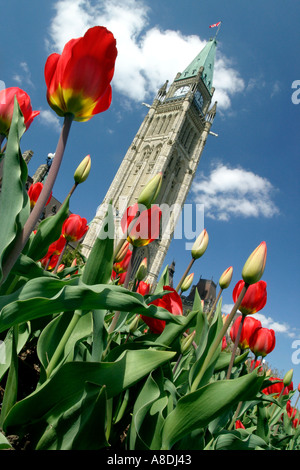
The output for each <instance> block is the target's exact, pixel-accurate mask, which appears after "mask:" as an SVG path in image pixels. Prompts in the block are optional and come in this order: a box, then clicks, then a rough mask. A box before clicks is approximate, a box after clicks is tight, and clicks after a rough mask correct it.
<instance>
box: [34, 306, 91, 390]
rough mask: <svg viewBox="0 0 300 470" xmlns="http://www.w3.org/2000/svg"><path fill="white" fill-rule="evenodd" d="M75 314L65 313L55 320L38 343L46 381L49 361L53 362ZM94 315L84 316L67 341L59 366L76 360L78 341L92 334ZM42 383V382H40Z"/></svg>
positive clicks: (43, 377)
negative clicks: (53, 357) (75, 352)
mask: <svg viewBox="0 0 300 470" xmlns="http://www.w3.org/2000/svg"><path fill="white" fill-rule="evenodd" d="M73 315H74V313H73V312H64V313H62V314H61V315H59V316H58V317H56V318H54V319H53V320H52V321H51V322H49V323H48V325H47V326H46V327H45V328H44V329H43V331H42V333H41V335H40V337H39V340H38V343H37V354H38V358H39V360H40V362H41V366H42V370H41V379H42V381H44V380H45V378H46V376H45V370H46V368H47V366H48V363H49V361H50V360H51V358H52V356H53V354H54V352H55V350H56V348H57V345H58V344H59V342H60V340H61V338H62V336H63V334H64V332H65V331H66V329H67V326H68V325H69V323H70V321H71V319H72V316H73ZM92 327H93V323H92V315H91V313H87V314H86V315H83V316H82V317H81V318H80V319H79V321H78V323H77V325H76V326H75V328H74V330H73V332H72V335H71V336H70V338H69V340H68V341H67V343H66V345H65V348H64V352H63V354H62V358H61V361H60V363H59V364H58V365H60V364H61V363H62V362H65V361H73V360H74V348H75V345H76V343H77V342H78V341H80V340H82V339H84V338H87V337H88V336H90V335H91V333H92ZM40 382H41V381H40Z"/></svg>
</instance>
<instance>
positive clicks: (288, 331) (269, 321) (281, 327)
mask: <svg viewBox="0 0 300 470" xmlns="http://www.w3.org/2000/svg"><path fill="white" fill-rule="evenodd" d="M233 305H234V304H224V305H222V313H224V314H225V315H228V314H229V313H230V312H231V310H232V308H233ZM251 316H252V317H253V318H256V319H257V320H259V321H260V322H261V326H262V327H263V328H269V329H272V330H274V331H275V334H285V335H287V336H289V337H290V338H294V337H295V336H296V333H295V331H294V330H293V328H291V327H290V326H289V325H288V324H287V323H280V322H278V321H276V320H274V319H273V318H271V317H268V316H266V315H264V314H262V313H259V312H258V313H254V314H253V315H251Z"/></svg>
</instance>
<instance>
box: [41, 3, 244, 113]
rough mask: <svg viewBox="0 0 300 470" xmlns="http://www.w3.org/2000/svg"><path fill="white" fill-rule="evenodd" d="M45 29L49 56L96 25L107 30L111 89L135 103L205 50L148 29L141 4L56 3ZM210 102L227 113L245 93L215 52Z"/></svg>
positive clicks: (176, 34) (174, 34) (195, 40)
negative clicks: (112, 59) (112, 42)
mask: <svg viewBox="0 0 300 470" xmlns="http://www.w3.org/2000/svg"><path fill="white" fill-rule="evenodd" d="M54 9H55V15H54V17H53V18H52V20H51V23H50V27H49V35H50V40H49V39H47V46H48V49H49V52H54V51H55V52H61V50H62V49H63V46H64V44H65V43H66V42H67V41H68V40H69V39H71V38H75V37H79V36H82V35H83V34H84V32H85V31H86V30H87V29H88V28H90V27H92V26H95V25H103V26H106V27H107V28H108V29H109V30H111V31H112V32H113V33H114V36H115V37H116V39H117V47H118V57H117V62H116V71H115V76H114V79H113V84H114V87H115V89H116V90H118V91H119V92H120V93H122V94H124V95H126V96H127V97H129V98H130V99H132V100H135V101H137V102H140V101H143V100H145V99H147V98H150V99H151V98H153V95H154V94H155V93H156V91H157V90H158V88H159V87H160V86H161V85H162V84H163V83H164V82H165V81H166V80H169V81H170V82H171V81H173V79H174V78H175V76H176V74H177V72H181V71H182V70H184V68H185V67H186V66H187V65H188V64H189V63H190V62H191V61H192V60H193V59H194V57H195V56H196V55H197V54H198V53H199V51H200V50H201V49H202V48H203V47H204V45H205V43H206V41H204V40H201V39H200V38H199V37H198V36H196V35H189V36H185V35H183V34H182V33H181V32H180V31H172V30H162V29H160V28H159V27H158V26H155V27H149V24H148V13H149V10H150V8H149V6H148V4H147V3H146V2H145V1H144V0H122V1H121V0H111V1H110V2H105V1H104V0H101V1H98V2H97V4H93V5H92V3H91V2H90V1H88V0H59V1H57V2H56V3H55V5H54ZM214 85H215V87H216V92H215V95H214V99H216V100H217V101H218V105H219V109H221V110H222V109H228V108H229V107H230V105H231V99H230V98H231V95H233V94H236V93H237V92H239V91H242V90H243V89H244V86H245V85H244V82H243V80H242V79H241V78H240V76H239V73H238V72H237V71H236V70H235V69H234V68H233V67H232V66H231V64H230V61H229V60H228V58H226V57H225V56H223V55H221V53H220V51H219V50H218V52H217V59H216V64H215V75H214Z"/></svg>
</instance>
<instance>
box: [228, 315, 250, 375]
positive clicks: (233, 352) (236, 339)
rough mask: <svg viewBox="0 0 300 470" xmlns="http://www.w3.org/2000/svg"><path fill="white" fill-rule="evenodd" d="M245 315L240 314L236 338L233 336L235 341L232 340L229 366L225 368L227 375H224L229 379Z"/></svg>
mask: <svg viewBox="0 0 300 470" xmlns="http://www.w3.org/2000/svg"><path fill="white" fill-rule="evenodd" d="M245 317H246V315H244V314H242V318H241V322H240V326H239V329H238V332H237V335H236V338H235V341H234V346H233V350H232V353H231V358H230V363H229V366H228V369H227V375H226V379H227V380H229V379H230V375H231V370H232V367H233V363H234V359H235V353H236V350H237V348H238V344H239V341H240V337H241V333H242V329H243V324H244V320H245Z"/></svg>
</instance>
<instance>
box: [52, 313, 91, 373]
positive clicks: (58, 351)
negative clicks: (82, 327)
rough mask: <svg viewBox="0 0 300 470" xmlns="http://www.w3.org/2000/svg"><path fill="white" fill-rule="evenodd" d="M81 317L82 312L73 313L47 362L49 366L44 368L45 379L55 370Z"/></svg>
mask: <svg viewBox="0 0 300 470" xmlns="http://www.w3.org/2000/svg"><path fill="white" fill-rule="evenodd" d="M81 316H82V312H81V310H76V311H75V312H74V315H73V317H72V319H71V321H70V323H69V325H68V327H67V329H66V331H65V332H64V334H63V336H62V338H61V340H60V342H59V344H58V346H57V348H56V350H55V352H54V354H53V356H52V357H51V359H50V361H49V364H48V366H47V368H46V375H47V377H49V376H50V375H51V373H52V372H53V370H54V369H55V367H56V366H57V364H58V361H59V360H60V358H61V355H62V354H63V351H64V349H65V346H66V344H67V342H68V339H69V338H70V336H71V334H72V333H73V330H74V328H75V326H76V325H77V323H78V321H79V320H80V318H81Z"/></svg>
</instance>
